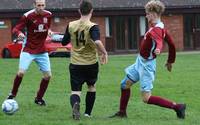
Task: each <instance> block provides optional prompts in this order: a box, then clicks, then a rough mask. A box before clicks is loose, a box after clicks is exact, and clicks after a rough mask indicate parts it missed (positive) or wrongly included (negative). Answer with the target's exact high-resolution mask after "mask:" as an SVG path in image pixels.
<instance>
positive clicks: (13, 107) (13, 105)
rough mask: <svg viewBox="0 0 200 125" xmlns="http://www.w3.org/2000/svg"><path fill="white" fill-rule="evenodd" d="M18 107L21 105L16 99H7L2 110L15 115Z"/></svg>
mask: <svg viewBox="0 0 200 125" xmlns="http://www.w3.org/2000/svg"><path fill="white" fill-rule="evenodd" d="M18 109H19V106H18V104H17V102H16V101H15V100H14V99H6V100H5V101H4V102H3V103H2V111H3V112H4V113H5V114H7V115H13V114H14V113H15V112H16V111H17V110H18Z"/></svg>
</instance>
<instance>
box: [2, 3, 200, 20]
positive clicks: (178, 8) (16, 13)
mask: <svg viewBox="0 0 200 125" xmlns="http://www.w3.org/2000/svg"><path fill="white" fill-rule="evenodd" d="M91 1H92V3H93V7H94V10H95V13H94V15H95V16H102V15H103V16H111V15H141V14H144V5H145V4H146V3H147V2H148V1H149V0H91ZM161 1H163V2H164V3H165V5H166V11H165V14H174V13H176V14H177V13H200V0H161ZM33 2H34V0H1V4H0V17H1V18H3V17H4V18H5V17H20V16H21V14H22V13H24V12H26V11H28V10H30V9H32V8H33ZM79 2H80V0H46V4H47V7H46V9H47V10H50V11H51V12H53V14H54V16H77V15H79V14H78V11H77V8H78V7H79Z"/></svg>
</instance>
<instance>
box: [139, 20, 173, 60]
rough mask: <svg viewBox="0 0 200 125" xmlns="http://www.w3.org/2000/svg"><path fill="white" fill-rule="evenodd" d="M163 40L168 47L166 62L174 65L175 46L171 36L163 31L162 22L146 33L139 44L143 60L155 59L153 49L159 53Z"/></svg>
mask: <svg viewBox="0 0 200 125" xmlns="http://www.w3.org/2000/svg"><path fill="white" fill-rule="evenodd" d="M164 40H165V41H166V42H167V44H168V46H169V56H168V60H167V62H168V63H174V61H175V57H176V50H175V45H174V43H173V41H172V38H171V36H170V35H169V34H168V33H167V31H166V30H165V29H164V24H163V23H162V22H160V23H157V24H156V25H155V26H153V27H151V28H150V29H149V30H148V31H147V32H146V34H145V36H144V39H143V40H142V42H141V46H140V55H141V56H142V57H143V58H145V59H154V58H156V54H155V53H154V51H155V49H159V50H160V51H161V50H162V47H163V41H164Z"/></svg>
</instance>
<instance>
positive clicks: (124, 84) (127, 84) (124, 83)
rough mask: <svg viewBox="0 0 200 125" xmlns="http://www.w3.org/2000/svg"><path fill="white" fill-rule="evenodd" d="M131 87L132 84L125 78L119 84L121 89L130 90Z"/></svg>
mask: <svg viewBox="0 0 200 125" xmlns="http://www.w3.org/2000/svg"><path fill="white" fill-rule="evenodd" d="M132 85H133V82H132V81H131V80H129V79H127V78H125V79H124V80H122V82H121V89H130V88H131V86H132Z"/></svg>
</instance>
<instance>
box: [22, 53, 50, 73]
mask: <svg viewBox="0 0 200 125" xmlns="http://www.w3.org/2000/svg"><path fill="white" fill-rule="evenodd" d="M32 61H35V62H36V64H37V65H38V66H39V68H40V70H41V71H42V72H50V71H51V68H50V61H49V55H48V53H47V52H46V53H42V54H30V53H27V52H21V54H20V60H19V69H22V70H24V71H26V70H27V69H28V68H29V66H30V64H31V62H32Z"/></svg>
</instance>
